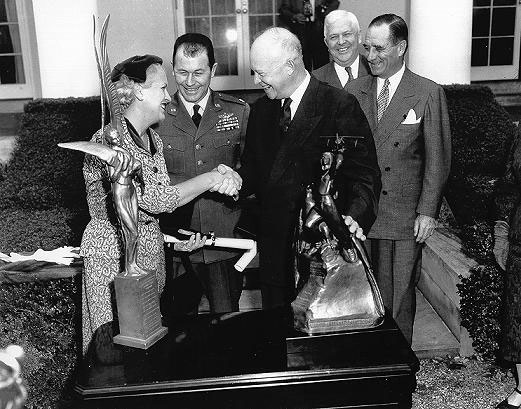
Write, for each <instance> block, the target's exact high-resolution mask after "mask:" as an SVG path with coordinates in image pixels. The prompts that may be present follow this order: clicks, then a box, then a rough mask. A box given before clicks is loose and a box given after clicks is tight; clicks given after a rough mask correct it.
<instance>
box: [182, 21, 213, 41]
mask: <svg viewBox="0 0 521 409" xmlns="http://www.w3.org/2000/svg"><path fill="white" fill-rule="evenodd" d="M185 25H186V32H187V33H201V34H204V35H205V36H208V37H210V19H209V18H207V17H204V18H187V19H186V20H185Z"/></svg>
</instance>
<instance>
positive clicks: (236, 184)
mask: <svg viewBox="0 0 521 409" xmlns="http://www.w3.org/2000/svg"><path fill="white" fill-rule="evenodd" d="M214 171H216V172H218V173H219V175H220V178H219V179H218V180H219V181H218V182H217V183H216V184H215V185H214V186H213V187H212V188H211V189H210V191H211V192H219V193H221V194H224V195H228V196H237V195H238V194H239V190H240V189H241V187H242V179H241V177H240V176H239V174H238V173H237V172H235V171H234V170H233V169H232V168H230V167H229V166H226V165H223V164H220V165H219V166H217V167H216V168H215V169H214Z"/></svg>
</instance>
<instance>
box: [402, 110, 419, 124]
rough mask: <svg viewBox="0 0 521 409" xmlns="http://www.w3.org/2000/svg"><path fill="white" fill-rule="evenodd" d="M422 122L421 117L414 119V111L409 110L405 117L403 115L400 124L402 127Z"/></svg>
mask: <svg viewBox="0 0 521 409" xmlns="http://www.w3.org/2000/svg"><path fill="white" fill-rule="evenodd" d="M421 120H422V118H421V117H419V118H416V112H414V109H412V108H411V109H409V112H407V116H405V115H404V120H403V122H402V124H403V125H413V124H419V123H420V121H421Z"/></svg>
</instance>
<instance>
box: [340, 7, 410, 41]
mask: <svg viewBox="0 0 521 409" xmlns="http://www.w3.org/2000/svg"><path fill="white" fill-rule="evenodd" d="M368 3H370V4H371V7H367V6H368ZM338 8H339V9H344V10H347V11H350V12H351V13H354V14H355V15H356V17H357V18H358V22H359V23H360V29H361V30H362V36H364V35H365V30H366V29H367V26H368V25H369V23H370V22H371V20H372V19H373V18H375V17H376V16H378V15H380V14H386V13H394V14H397V15H399V16H400V17H402V18H403V19H404V20H405V21H406V22H407V24H409V9H410V0H371V1H370V2H369V1H368V0H340V6H339V7H338Z"/></svg>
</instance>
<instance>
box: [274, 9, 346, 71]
mask: <svg viewBox="0 0 521 409" xmlns="http://www.w3.org/2000/svg"><path fill="white" fill-rule="evenodd" d="M339 4H340V2H339V1H338V0H282V2H281V4H280V7H279V12H280V25H281V26H282V27H284V28H287V29H288V30H290V31H291V32H292V33H293V34H295V35H296V36H297V37H298V39H299V41H300V44H301V46H302V54H303V57H304V65H305V66H306V69H308V70H312V69H315V68H318V67H321V66H322V65H324V64H325V63H326V62H328V61H329V55H328V53H327V48H326V46H325V45H324V42H323V40H322V35H323V34H322V33H323V31H324V17H325V16H326V15H327V14H328V13H330V12H331V11H332V10H336V9H337V8H338V6H339Z"/></svg>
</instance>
